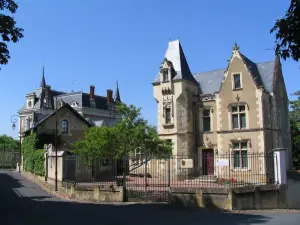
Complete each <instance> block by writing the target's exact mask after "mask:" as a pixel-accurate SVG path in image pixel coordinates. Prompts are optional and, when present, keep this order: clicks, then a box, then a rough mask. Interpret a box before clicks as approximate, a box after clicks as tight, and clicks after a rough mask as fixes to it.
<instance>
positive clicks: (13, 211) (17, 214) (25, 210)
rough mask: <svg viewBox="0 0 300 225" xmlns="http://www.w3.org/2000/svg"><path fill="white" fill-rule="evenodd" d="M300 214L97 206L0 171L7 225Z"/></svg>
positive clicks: (172, 223) (2, 216)
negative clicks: (61, 196)
mask: <svg viewBox="0 0 300 225" xmlns="http://www.w3.org/2000/svg"><path fill="white" fill-rule="evenodd" d="M299 221H300V213H295V212H276V213H275V212H267V213H266V212H265V213H262V212H260V213H249V214H240V213H228V212H227V213H222V212H213V211H205V210H199V209H198V210H197V209H182V208H174V207H170V206H168V205H164V204H160V205H154V204H153V205H150V204H93V203H80V202H74V201H69V200H62V199H59V198H57V197H54V196H51V195H49V194H48V193H47V192H45V191H44V190H43V189H41V188H40V187H39V186H38V185H36V184H34V183H32V182H30V181H28V180H27V179H26V178H24V177H23V176H22V175H21V174H19V173H17V172H14V171H0V224H3V225H25V224H26V225H35V224H38V225H54V224H55V225H69V224H70V225H79V224H80V225H82V224H93V225H97V224H101V225H142V224H145V225H148V224H149V225H150V224H151V225H196V224H199V225H218V224H222V225H254V224H255V225H256V224H262V225H281V224H284V225H297V224H300V222H299Z"/></svg>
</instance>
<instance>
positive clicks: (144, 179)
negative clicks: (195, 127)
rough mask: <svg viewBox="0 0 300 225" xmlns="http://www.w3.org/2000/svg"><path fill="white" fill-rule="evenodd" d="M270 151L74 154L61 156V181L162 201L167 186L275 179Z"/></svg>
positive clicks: (130, 198) (236, 184) (254, 182)
mask: <svg viewBox="0 0 300 225" xmlns="http://www.w3.org/2000/svg"><path fill="white" fill-rule="evenodd" d="M276 161H277V159H276V157H275V156H274V155H273V154H262V153H244V152H239V153H226V154H218V155H216V154H213V153H210V152H203V153H202V155H199V156H196V157H189V156H187V155H174V156H171V157H169V158H167V159H157V158H150V157H148V158H147V157H136V156H130V157H126V158H124V159H122V160H118V159H113V158H109V159H97V160H93V162H91V163H87V162H86V161H84V160H83V159H81V158H80V157H78V156H71V157H70V156H69V157H65V158H64V164H63V168H64V171H63V175H64V180H65V181H72V182H75V183H76V184H77V185H92V186H93V185H117V186H125V187H126V191H127V199H128V201H145V200H146V201H152V202H154V201H166V200H167V195H168V191H169V189H170V188H176V187H180V188H200V187H201V188H205V187H207V188H214V187H215V188H222V187H239V186H245V185H264V184H271V183H274V182H275V180H276V179H275V177H276V174H275V170H274V168H275V166H276V165H278V164H277V163H276Z"/></svg>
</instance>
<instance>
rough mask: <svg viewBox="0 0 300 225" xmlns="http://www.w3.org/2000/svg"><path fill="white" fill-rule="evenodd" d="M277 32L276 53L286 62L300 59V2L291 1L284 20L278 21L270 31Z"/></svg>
mask: <svg viewBox="0 0 300 225" xmlns="http://www.w3.org/2000/svg"><path fill="white" fill-rule="evenodd" d="M270 32H271V33H274V32H275V37H276V41H275V44H276V47H275V52H276V54H277V55H279V56H281V58H283V59H284V60H286V59H287V58H290V57H291V58H292V59H294V60H295V61H298V60H299V59H300V1H299V0H291V3H290V6H289V8H288V10H287V12H286V14H285V16H284V17H283V18H280V19H278V20H276V22H275V25H274V26H273V28H272V29H271V30H270Z"/></svg>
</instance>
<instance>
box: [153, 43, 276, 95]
mask: <svg viewBox="0 0 300 225" xmlns="http://www.w3.org/2000/svg"><path fill="white" fill-rule="evenodd" d="M239 54H240V56H241V58H242V60H243V62H244V64H245V65H246V67H247V69H248V70H249V72H250V74H251V75H252V77H253V80H254V82H255V83H256V85H257V87H264V89H265V91H267V92H269V93H271V92H273V76H274V70H275V60H274V61H269V62H263V63H254V62H253V61H251V60H250V59H249V58H247V57H246V56H245V55H243V54H241V53H239ZM165 58H167V59H168V60H169V61H171V62H172V65H173V67H174V69H175V71H176V72H177V75H176V76H175V77H174V78H173V80H176V79H184V80H190V81H193V80H195V81H196V83H197V84H199V87H200V94H212V93H216V92H219V91H220V88H221V84H222V81H223V79H224V73H225V71H226V68H224V69H219V70H213V71H207V72H200V73H195V74H191V73H190V69H189V66H188V64H187V62H186V58H185V56H184V53H183V50H182V47H181V45H180V43H179V41H178V40H176V41H172V42H169V46H168V49H167V52H166V55H165ZM191 77H192V78H191ZM156 83H160V74H158V75H157V76H156V77H155V79H154V81H153V84H156Z"/></svg>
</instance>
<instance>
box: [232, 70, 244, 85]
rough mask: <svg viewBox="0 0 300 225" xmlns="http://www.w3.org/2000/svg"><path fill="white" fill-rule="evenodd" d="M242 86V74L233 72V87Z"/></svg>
mask: <svg viewBox="0 0 300 225" xmlns="http://www.w3.org/2000/svg"><path fill="white" fill-rule="evenodd" d="M240 88H242V82H241V75H240V74H239V73H236V74H233V89H240Z"/></svg>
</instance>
